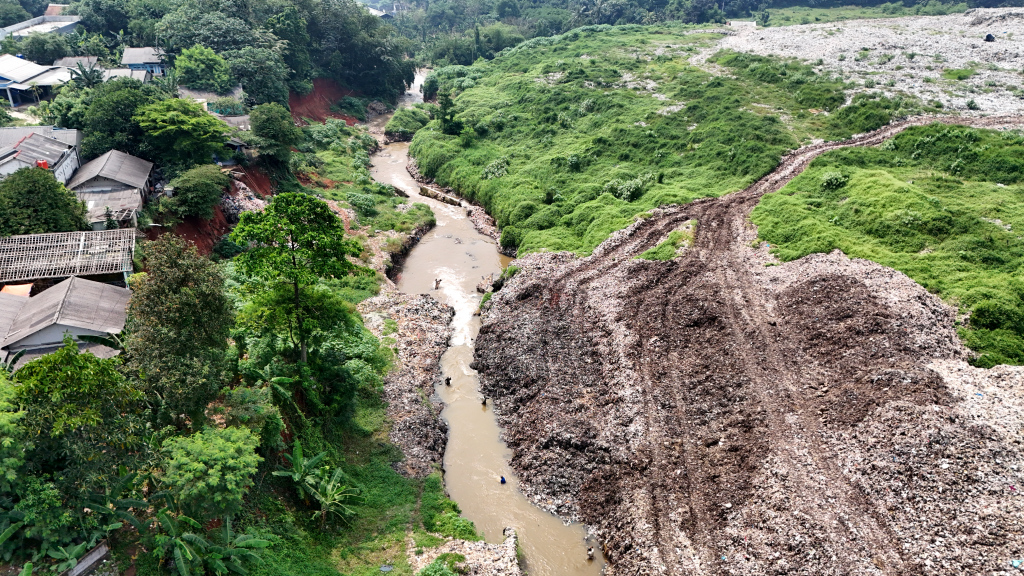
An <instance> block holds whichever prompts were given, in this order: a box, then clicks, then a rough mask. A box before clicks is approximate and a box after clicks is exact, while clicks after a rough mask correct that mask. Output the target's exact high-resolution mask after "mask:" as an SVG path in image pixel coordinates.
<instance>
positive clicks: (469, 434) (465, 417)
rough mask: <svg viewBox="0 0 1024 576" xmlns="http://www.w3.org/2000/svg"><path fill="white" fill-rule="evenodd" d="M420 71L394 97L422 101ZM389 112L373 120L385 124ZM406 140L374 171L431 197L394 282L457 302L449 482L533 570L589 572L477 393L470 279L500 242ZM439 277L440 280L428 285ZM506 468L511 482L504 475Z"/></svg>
mask: <svg viewBox="0 0 1024 576" xmlns="http://www.w3.org/2000/svg"><path fill="white" fill-rule="evenodd" d="M423 77H424V74H423V73H422V72H420V73H417V75H416V83H415V84H414V85H413V87H412V88H411V93H408V94H406V95H405V96H404V97H403V98H402V99H401V100H400V103H399V104H400V105H404V106H409V105H411V104H413V103H415V102H418V101H421V96H420V91H419V90H420V85H421V84H422V82H423ZM385 122H387V117H381V118H377V119H375V120H374V121H373V122H372V123H371V125H372V126H375V127H380V128H383V124H384V123H385ZM408 160H409V145H408V143H404V142H400V143H395V144H389V145H387V146H384V147H383V149H382V150H381V151H380V152H378V153H377V154H375V155H374V156H373V158H372V161H373V168H372V169H371V174H372V175H373V178H374V179H375V180H377V181H378V182H381V183H384V184H391V185H392V186H395V187H396V188H399V189H401V190H402V191H404V192H406V193H407V194H408V195H409V197H410V198H411V199H412V201H414V202H422V203H424V204H427V205H428V206H430V208H431V210H433V211H434V215H435V217H436V219H437V226H436V227H435V228H434V229H433V230H432V231H430V232H429V233H428V234H426V235H425V236H424V237H423V239H422V240H420V243H419V244H418V245H416V247H414V248H413V249H412V251H411V252H410V253H409V255H408V257H407V258H406V260H405V264H404V265H403V267H402V273H401V275H400V276H399V278H398V288H399V290H401V291H402V292H405V293H409V294H424V293H429V294H432V295H433V296H434V297H435V298H437V299H438V300H440V301H441V302H444V303H446V304H448V305H449V306H452V307H453V308H454V309H455V318H454V319H453V320H452V328H453V329H454V330H453V335H452V339H451V341H450V343H449V348H448V350H447V351H446V352H445V354H444V356H442V358H441V368H442V371H443V373H444V376H450V377H451V379H452V381H451V386H450V387H447V386H439V387H438V388H439V389H438V390H436V393H437V394H438V395H439V396H440V397H441V399H442V400H443V401H444V403H445V409H444V411H443V412H442V413H441V417H442V418H444V419H445V421H446V422H447V423H448V446H447V448H446V450H445V456H444V469H445V476H444V481H445V487H446V489H447V491H448V494H449V496H451V498H452V499H453V500H454V501H455V502H457V503H458V504H459V507H460V508H462V512H463V515H464V516H465V517H467V518H469V519H470V520H472V521H473V522H474V523H475V524H476V526H477V528H478V529H479V530H481V531H482V532H483V534H484V537H485V538H486V539H487V541H488V542H492V543H499V542H501V540H502V530H503V529H504V528H505V527H506V526H512V527H514V528H515V529H516V531H517V532H518V534H519V539H520V544H521V546H522V548H523V550H524V552H525V554H526V561H527V567H528V570H529V573H530V576H595V575H598V574H600V573H601V568H602V567H603V565H604V561H603V558H602V557H601V555H600V551H599V550H597V548H598V547H597V545H596V542H590V543H589V544H588V542H587V541H586V532H585V530H584V528H583V526H582V525H579V524H572V525H569V526H566V525H564V524H562V521H561V520H559V519H558V518H557V517H555V516H554V515H552V514H549V513H547V512H545V511H544V510H541V509H540V508H537V507H536V506H534V505H533V503H531V502H530V501H529V500H527V499H526V497H525V496H523V494H522V493H521V492H520V491H519V488H518V486H519V480H518V479H517V478H516V476H515V474H514V473H513V471H512V469H511V468H510V467H509V465H508V461H509V458H510V457H511V453H510V451H509V449H508V448H507V447H506V446H505V444H504V443H503V442H502V441H501V430H500V429H499V427H498V423H497V420H496V419H495V417H494V414H493V413H492V412H491V408H490V406H489V405H488V406H484V405H482V403H481V400H482V398H483V397H482V395H481V393H480V390H479V381H478V378H477V373H476V371H474V370H472V369H471V368H470V367H469V364H470V362H472V361H473V349H474V348H473V346H474V341H475V339H476V336H477V333H478V332H479V331H480V317H479V316H474V312H475V311H476V310H477V309H478V307H479V305H480V298H481V295H480V294H479V293H477V292H476V285H477V284H478V283H479V282H480V280H481V279H482V277H486V276H489V275H491V274H495V275H497V274H498V273H500V272H501V270H502V269H503V268H504V267H505V266H507V265H508V262H509V261H510V259H509V258H506V257H504V256H502V255H501V254H499V253H498V250H497V246H495V244H494V242H493V241H492V240H491V239H490V238H487V237H486V236H484V235H482V234H480V233H479V232H477V231H476V229H475V228H474V227H473V224H472V222H470V220H469V218H468V217H467V216H466V213H465V209H463V208H460V207H457V206H449V205H448V204H444V203H442V202H438V201H436V200H434V199H432V198H427V197H425V196H420V194H419V185H418V184H417V183H416V181H415V180H413V178H412V177H411V176H410V175H409V173H408V172H407V171H406V165H407V164H408ZM435 279H440V280H441V286H440V288H439V289H437V290H434V281H435ZM502 476H504V477H505V479H506V480H507V484H501V482H500V479H501V477H502ZM588 545H589V546H594V547H595V552H596V556H595V560H593V561H588V560H587V547H588Z"/></svg>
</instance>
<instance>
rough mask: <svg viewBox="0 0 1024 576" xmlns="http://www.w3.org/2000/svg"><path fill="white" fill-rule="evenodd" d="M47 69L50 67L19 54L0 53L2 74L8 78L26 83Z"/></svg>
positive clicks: (0, 70)
mask: <svg viewBox="0 0 1024 576" xmlns="http://www.w3.org/2000/svg"><path fill="white" fill-rule="evenodd" d="M47 70H49V68H46V67H44V66H40V65H39V64H36V63H35V62H29V61H28V60H24V59H22V58H18V57H17V56H12V55H10V54H3V55H0V76H3V77H4V78H7V79H8V80H14V81H15V82H21V83H23V84H24V83H26V82H28V81H29V80H30V79H32V78H35V77H36V76H39V75H40V74H42V73H43V72H46V71H47Z"/></svg>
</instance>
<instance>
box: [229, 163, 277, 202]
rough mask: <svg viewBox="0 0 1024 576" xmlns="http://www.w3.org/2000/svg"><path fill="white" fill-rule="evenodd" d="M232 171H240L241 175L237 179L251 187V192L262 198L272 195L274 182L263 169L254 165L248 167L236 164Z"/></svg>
mask: <svg viewBox="0 0 1024 576" xmlns="http://www.w3.org/2000/svg"><path fill="white" fill-rule="evenodd" d="M233 171H234V172H240V173H241V176H239V177H238V178H237V179H238V180H239V181H240V182H241V183H243V184H245V185H246V186H248V187H249V188H250V189H252V191H253V192H255V193H257V194H259V195H260V196H263V197H264V198H267V197H270V196H273V195H274V183H273V182H272V181H271V180H270V176H268V175H267V173H266V172H264V171H263V170H260V169H259V168H256V167H255V166H249V167H248V168H243V167H242V166H236V167H235V168H234V169H233Z"/></svg>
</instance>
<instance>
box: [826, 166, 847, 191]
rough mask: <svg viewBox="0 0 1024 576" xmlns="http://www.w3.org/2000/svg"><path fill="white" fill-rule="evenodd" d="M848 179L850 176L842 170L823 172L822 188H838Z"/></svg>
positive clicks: (844, 184)
mask: <svg viewBox="0 0 1024 576" xmlns="http://www.w3.org/2000/svg"><path fill="white" fill-rule="evenodd" d="M849 180H850V177H849V176H847V175H846V174H843V173H842V172H834V171H833V172H825V173H824V174H822V175H821V189H822V190H838V189H840V188H842V187H843V186H846V183H847V182H848V181H849Z"/></svg>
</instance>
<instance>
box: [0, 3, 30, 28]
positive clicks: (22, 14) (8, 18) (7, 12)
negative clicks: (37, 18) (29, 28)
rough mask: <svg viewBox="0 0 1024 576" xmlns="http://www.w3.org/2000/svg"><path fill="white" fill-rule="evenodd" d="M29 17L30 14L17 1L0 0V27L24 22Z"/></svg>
mask: <svg viewBox="0 0 1024 576" xmlns="http://www.w3.org/2000/svg"><path fill="white" fill-rule="evenodd" d="M31 17H32V15H31V14H29V13H28V12H26V11H25V9H24V8H22V7H21V5H20V4H18V3H17V2H11V1H10V0H5V1H3V2H0V27H7V26H10V25H11V24H17V23H18V22H24V21H25V20H28V19H29V18H31Z"/></svg>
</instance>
